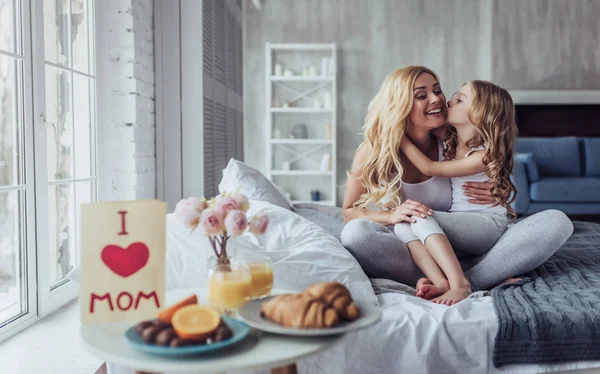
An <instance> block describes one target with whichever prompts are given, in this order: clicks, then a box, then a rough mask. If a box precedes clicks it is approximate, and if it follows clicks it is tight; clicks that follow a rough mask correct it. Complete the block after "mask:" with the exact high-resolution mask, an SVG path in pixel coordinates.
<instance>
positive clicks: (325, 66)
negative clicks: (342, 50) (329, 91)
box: [321, 57, 329, 77]
mask: <svg viewBox="0 0 600 374" xmlns="http://www.w3.org/2000/svg"><path fill="white" fill-rule="evenodd" d="M328 70H329V57H323V58H321V76H322V77H326V76H327V73H328Z"/></svg>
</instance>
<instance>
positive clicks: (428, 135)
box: [341, 66, 573, 290]
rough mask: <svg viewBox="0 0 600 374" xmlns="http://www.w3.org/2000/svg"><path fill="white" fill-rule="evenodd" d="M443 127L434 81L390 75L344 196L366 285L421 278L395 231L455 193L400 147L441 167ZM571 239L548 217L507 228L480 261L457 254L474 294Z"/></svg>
mask: <svg viewBox="0 0 600 374" xmlns="http://www.w3.org/2000/svg"><path fill="white" fill-rule="evenodd" d="M445 119H446V97H445V96H444V93H443V92H442V88H441V86H440V83H439V80H438V78H437V76H436V74H435V73H434V72H433V71H431V70H429V69H427V68H426V67H422V66H408V67H405V68H402V69H399V70H397V71H395V72H393V73H391V74H390V75H388V76H387V78H386V79H385V81H384V82H383V84H382V85H381V88H380V90H379V92H378V93H377V95H376V96H375V98H374V99H373V100H372V101H371V103H370V104H369V108H368V113H367V117H366V120H365V125H364V126H363V132H364V140H363V142H362V143H361V144H360V145H359V147H358V149H357V150H356V154H355V156H354V161H353V163H352V169H351V171H350V175H349V178H348V183H347V186H346V190H345V194H344V203H343V214H344V221H345V222H347V224H346V225H345V226H344V229H343V231H342V234H341V239H342V243H343V245H344V246H345V247H346V248H347V249H348V250H349V251H350V252H351V253H352V254H353V255H354V257H356V259H357V260H358V262H359V263H360V264H361V266H362V268H363V269H364V270H365V272H366V273H367V274H368V275H369V276H371V277H379V278H388V279H392V280H395V281H398V282H401V283H404V284H409V285H414V284H416V282H417V280H418V279H419V278H420V277H423V275H422V273H421V271H420V270H419V269H418V268H417V266H416V265H415V264H414V262H413V261H412V259H411V257H410V253H409V251H408V248H407V246H406V244H404V243H403V242H402V241H400V239H399V238H398V237H397V236H396V235H395V234H394V232H393V225H394V224H396V223H399V222H402V221H407V222H410V221H411V219H412V216H414V215H418V216H422V215H423V214H428V212H430V211H431V210H440V211H446V210H448V208H449V207H450V203H451V199H452V187H451V185H450V180H449V178H447V177H429V176H426V175H424V174H423V173H421V172H420V171H419V170H418V169H417V168H416V167H415V166H414V165H413V164H411V162H410V161H409V160H408V158H406V157H405V156H404V155H403V154H402V153H401V151H400V140H401V139H402V137H403V136H408V137H409V138H410V140H412V141H413V143H415V144H416V145H417V147H419V149H421V151H422V152H423V153H425V154H426V155H427V156H429V158H430V159H432V160H440V159H441V157H442V149H443V143H442V142H441V140H439V139H438V138H437V137H436V136H434V135H433V134H432V132H433V130H435V129H438V128H440V127H441V126H443V125H444V123H445ZM489 188H490V186H489V185H488V184H486V183H483V184H476V183H472V184H471V186H470V187H468V188H467V190H465V192H464V193H465V195H466V196H468V197H470V198H471V199H472V200H471V201H472V202H475V203H478V204H491V203H492V199H491V196H490V192H489ZM402 201H403V202H402ZM440 225H441V226H442V229H443V230H444V232H446V233H447V235H448V239H449V241H450V242H451V243H453V238H452V236H453V235H454V236H462V237H463V239H464V236H467V237H468V235H469V233H470V232H472V231H473V230H477V227H460V226H458V225H457V223H455V222H452V221H451V220H449V221H446V222H440ZM390 228H391V229H392V230H390ZM572 233H573V225H572V223H571V221H570V220H569V218H568V217H567V216H566V215H565V214H564V213H562V212H561V211H558V210H546V211H544V212H540V213H537V214H535V215H533V216H530V217H527V218H525V219H523V220H522V221H519V222H518V223H516V224H514V225H512V227H510V228H509V229H508V230H507V231H506V233H505V234H504V235H503V236H502V237H501V238H500V239H499V240H498V242H496V244H495V245H494V246H493V247H492V248H491V249H490V250H489V251H488V252H486V253H485V254H483V255H479V256H476V255H471V254H469V253H468V252H466V251H465V249H461V248H455V251H456V253H457V257H458V258H459V260H460V262H461V265H462V267H463V269H464V270H465V275H466V277H467V278H468V280H469V281H470V283H471V287H472V288H473V290H478V289H479V290H480V289H487V288H490V287H492V286H494V285H496V284H498V283H500V282H502V281H503V280H506V279H508V278H510V277H514V276H518V275H521V274H524V273H526V272H528V271H530V270H533V269H534V268H536V267H537V266H539V265H541V264H542V263H543V262H544V261H546V260H547V259H548V258H550V256H552V255H553V254H554V252H556V251H557V250H558V249H559V248H560V247H561V246H562V245H563V244H564V243H565V241H566V240H567V239H568V238H569V237H570V236H571V234H572Z"/></svg>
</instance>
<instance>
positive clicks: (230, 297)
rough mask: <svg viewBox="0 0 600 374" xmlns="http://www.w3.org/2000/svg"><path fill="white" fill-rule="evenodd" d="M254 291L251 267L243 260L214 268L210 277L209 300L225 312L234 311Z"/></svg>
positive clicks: (212, 304)
mask: <svg viewBox="0 0 600 374" xmlns="http://www.w3.org/2000/svg"><path fill="white" fill-rule="evenodd" d="M251 291H252V276H251V273H250V267H249V266H248V264H247V263H245V262H243V261H239V260H238V261H234V262H233V263H232V264H231V265H230V266H227V267H222V268H219V267H217V268H214V269H213V270H211V273H210V274H209V277H208V302H209V304H210V305H211V306H213V307H215V308H218V309H220V310H222V311H224V312H232V311H235V309H238V308H239V307H241V306H242V305H244V304H245V303H246V302H247V301H248V300H249V298H250V294H251Z"/></svg>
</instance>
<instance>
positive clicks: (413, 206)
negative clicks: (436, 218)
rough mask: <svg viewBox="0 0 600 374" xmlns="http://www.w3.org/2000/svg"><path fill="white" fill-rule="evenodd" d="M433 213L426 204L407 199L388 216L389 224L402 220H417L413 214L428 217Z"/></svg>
mask: <svg viewBox="0 0 600 374" xmlns="http://www.w3.org/2000/svg"><path fill="white" fill-rule="evenodd" d="M432 214H433V211H432V210H431V209H429V207H427V206H426V205H425V204H421V203H419V202H418V201H412V200H406V201H405V202H404V203H402V205H400V206H399V207H396V208H395V209H394V210H392V212H391V213H390V215H389V216H388V224H390V225H395V224H396V223H400V222H417V220H415V219H414V218H413V216H417V217H422V218H426V217H427V216H430V215H432Z"/></svg>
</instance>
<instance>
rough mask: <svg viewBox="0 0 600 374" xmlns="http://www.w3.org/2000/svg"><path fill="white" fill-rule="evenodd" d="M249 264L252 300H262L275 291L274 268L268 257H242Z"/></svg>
mask: <svg viewBox="0 0 600 374" xmlns="http://www.w3.org/2000/svg"><path fill="white" fill-rule="evenodd" d="M240 257H241V258H242V260H241V261H244V262H245V263H246V264H248V267H249V269H250V275H251V277H252V288H251V290H250V299H260V298H263V297H267V296H269V295H270V294H271V289H273V266H272V262H271V259H270V258H269V257H267V256H264V255H261V254H258V253H253V254H251V255H249V254H246V255H242V256H240Z"/></svg>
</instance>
